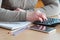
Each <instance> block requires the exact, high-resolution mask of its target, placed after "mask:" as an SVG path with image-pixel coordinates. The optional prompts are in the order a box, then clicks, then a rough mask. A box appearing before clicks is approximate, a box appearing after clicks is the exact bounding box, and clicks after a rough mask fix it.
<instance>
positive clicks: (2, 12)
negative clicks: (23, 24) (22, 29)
mask: <svg viewBox="0 0 60 40" xmlns="http://www.w3.org/2000/svg"><path fill="white" fill-rule="evenodd" d="M0 20H2V21H10V22H11V21H13V22H14V21H15V22H16V21H21V20H22V21H24V20H26V12H20V11H10V10H6V9H3V8H0Z"/></svg>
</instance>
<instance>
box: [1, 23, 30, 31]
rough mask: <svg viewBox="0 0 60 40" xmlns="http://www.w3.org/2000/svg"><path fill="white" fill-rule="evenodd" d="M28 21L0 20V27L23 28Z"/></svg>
mask: <svg viewBox="0 0 60 40" xmlns="http://www.w3.org/2000/svg"><path fill="white" fill-rule="evenodd" d="M30 23H31V22H0V27H3V28H6V29H11V30H14V29H18V28H24V27H26V26H27V25H29V24H30Z"/></svg>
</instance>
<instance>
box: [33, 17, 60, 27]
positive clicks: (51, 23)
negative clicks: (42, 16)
mask: <svg viewBox="0 0 60 40" xmlns="http://www.w3.org/2000/svg"><path fill="white" fill-rule="evenodd" d="M33 24H36V25H44V26H50V27H55V26H56V25H57V24H60V19H57V18H48V20H46V21H43V22H41V21H39V20H37V21H34V22H33Z"/></svg>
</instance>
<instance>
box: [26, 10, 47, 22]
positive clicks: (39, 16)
mask: <svg viewBox="0 0 60 40" xmlns="http://www.w3.org/2000/svg"><path fill="white" fill-rule="evenodd" d="M27 20H28V21H32V22H33V21H36V20H40V21H41V22H43V21H45V20H47V17H46V15H45V14H44V13H42V12H40V11H34V12H27Z"/></svg>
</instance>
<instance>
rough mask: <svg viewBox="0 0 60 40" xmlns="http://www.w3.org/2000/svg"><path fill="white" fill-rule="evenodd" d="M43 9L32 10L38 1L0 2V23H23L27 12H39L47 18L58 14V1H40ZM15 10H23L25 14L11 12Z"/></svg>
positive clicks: (14, 0) (8, 0)
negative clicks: (43, 5)
mask: <svg viewBox="0 0 60 40" xmlns="http://www.w3.org/2000/svg"><path fill="white" fill-rule="evenodd" d="M42 1H43V3H44V4H45V7H43V8H36V9H34V7H35V5H36V3H37V2H38V0H0V21H10V22H11V21H25V20H26V14H27V11H31V10H32V11H34V10H39V11H41V12H43V13H45V14H46V15H47V16H53V15H58V14H59V13H60V9H59V8H60V5H59V0H42ZM16 8H21V9H24V10H25V11H26V12H17V11H13V10H15V9H16Z"/></svg>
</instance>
